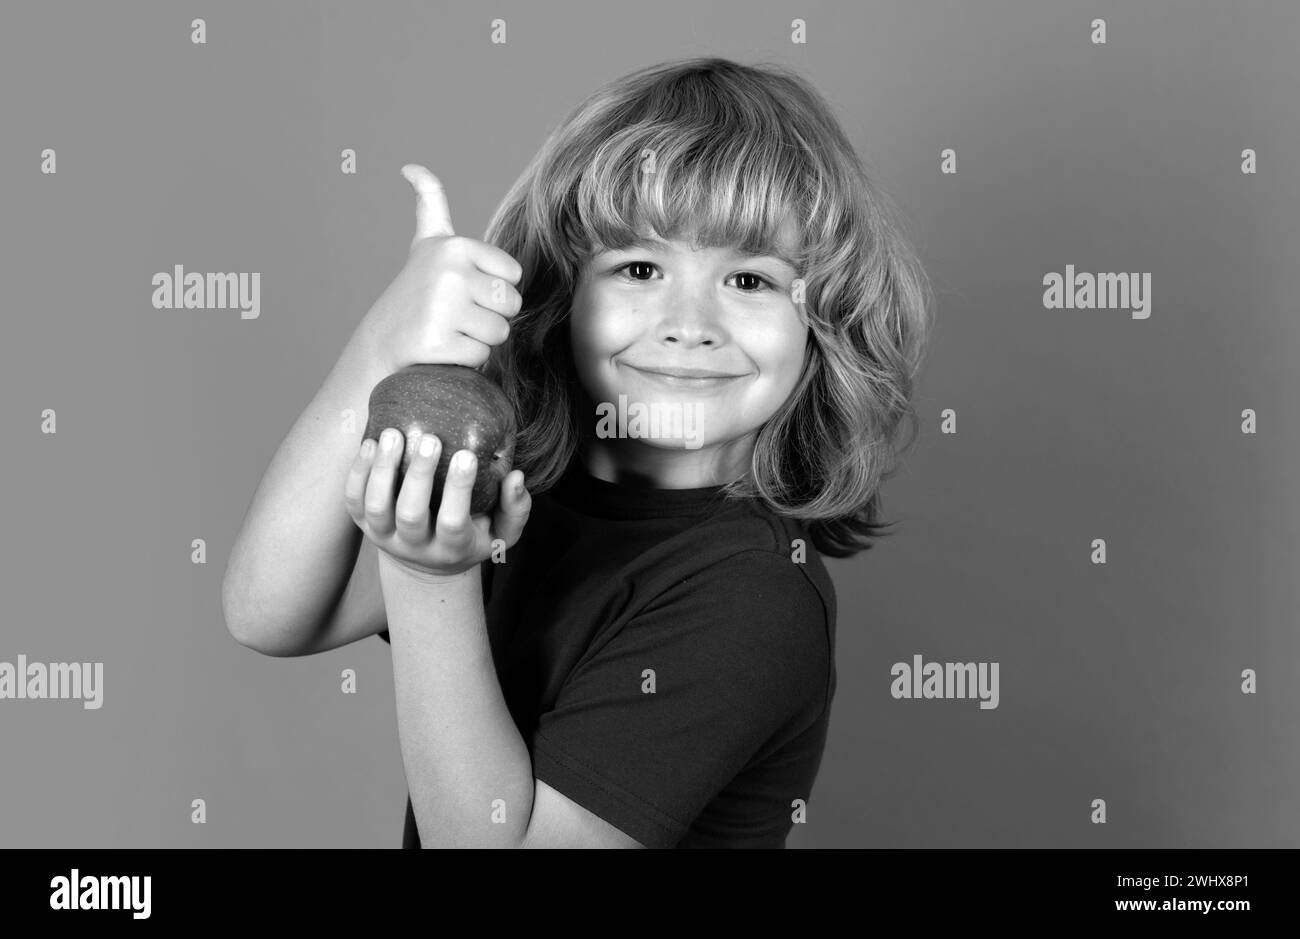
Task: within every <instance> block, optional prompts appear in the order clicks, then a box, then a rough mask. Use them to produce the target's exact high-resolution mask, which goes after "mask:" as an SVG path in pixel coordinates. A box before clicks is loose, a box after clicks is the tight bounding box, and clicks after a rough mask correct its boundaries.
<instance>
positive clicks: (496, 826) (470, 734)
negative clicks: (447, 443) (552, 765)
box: [378, 553, 641, 848]
mask: <svg viewBox="0 0 1300 939" xmlns="http://www.w3.org/2000/svg"><path fill="white" fill-rule="evenodd" d="M378 566H379V573H380V579H381V581H382V583H383V594H384V598H385V604H386V608H387V613H388V623H389V637H390V639H391V642H392V646H393V684H394V691H395V693H396V697H397V731H398V739H399V741H400V743H401V748H402V760H403V763H404V764H405V767H406V779H407V785H408V787H409V788H410V791H411V806H412V808H413V809H414V811H415V820H416V825H417V826H418V828H419V832H420V844H421V846H422V847H426V848H446V847H470V848H532V847H570V848H574V847H592V848H597V847H603V848H635V847H640V846H641V845H640V844H638V843H637V842H636V841H635V840H634V839H632V838H630V837H628V836H627V835H626V834H624V833H623V832H621V831H619V830H618V829H617V828H615V827H614V826H613V825H610V824H609V823H608V822H606V821H604V820H603V819H601V818H600V817H599V816H597V815H595V814H593V813H591V812H589V811H587V810H586V809H585V808H583V807H581V806H579V805H578V804H577V803H575V802H572V801H570V800H569V799H568V798H567V797H565V796H563V795H561V794H560V793H559V792H557V791H555V790H554V789H552V788H551V787H550V786H547V785H546V784H545V783H542V782H537V781H535V780H534V779H533V764H532V760H531V759H530V758H529V755H528V748H527V746H526V745H525V743H524V740H523V738H522V737H521V736H520V734H519V730H518V728H517V727H516V726H515V723H514V720H513V719H512V718H511V716H510V711H509V709H508V708H507V706H506V702H505V697H504V696H503V695H502V693H501V685H500V683H499V682H498V680H497V675H496V669H495V667H494V666H493V660H492V650H491V648H490V646H489V643H488V635H487V627H486V625H485V621H484V615H483V595H482V586H481V580H480V577H479V571H478V570H477V569H476V568H470V569H469V570H467V571H465V572H464V573H462V574H459V575H456V576H454V577H451V578H445V579H440V580H438V581H431V580H426V579H421V578H419V577H416V576H414V575H412V574H411V573H410V572H409V571H408V570H407V569H406V568H405V567H403V566H402V565H400V564H397V563H395V562H393V561H392V560H391V559H390V558H388V557H387V556H386V555H384V554H382V553H381V554H380V555H379V561H378Z"/></svg>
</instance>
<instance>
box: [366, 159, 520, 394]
mask: <svg viewBox="0 0 1300 939" xmlns="http://www.w3.org/2000/svg"><path fill="white" fill-rule="evenodd" d="M402 175H403V176H404V177H406V180H407V181H408V182H409V183H410V184H411V186H412V187H413V188H414V189H415V194H416V204H415V237H414V238H413V239H412V240H411V249H410V252H409V254H408V256H407V259H406V265H405V266H404V267H403V268H402V270H401V271H400V272H399V273H398V275H397V277H396V278H394V280H393V282H392V283H391V284H389V285H388V287H387V288H386V289H385V290H384V292H383V294H381V295H380V297H379V299H378V300H377V301H375V304H374V306H373V307H371V309H370V312H368V313H367V314H366V316H365V319H364V320H363V321H362V328H363V329H364V330H365V331H366V333H367V335H368V336H369V338H370V340H371V341H372V342H373V343H374V348H375V351H376V354H377V355H378V356H379V358H380V360H381V361H382V362H383V364H384V366H385V368H386V370H387V371H388V372H389V373H392V372H396V371H398V370H399V369H402V368H405V367H406V366H408V365H414V364H416V363H427V364H448V365H465V366H468V367H469V368H478V367H479V366H480V365H482V364H483V363H484V362H486V361H487V359H488V354H489V353H490V351H491V348H492V346H495V345H500V344H501V343H503V342H505V341H506V338H507V337H508V336H509V335H510V318H511V317H512V316H514V315H515V314H516V313H518V312H519V309H520V307H521V306H522V305H523V298H522V297H521V296H520V294H519V291H518V290H517V289H516V287H517V286H518V284H519V280H520V278H521V277H522V276H523V268H522V267H521V266H520V264H519V262H518V261H516V260H515V259H514V258H512V257H511V256H510V255H509V254H507V253H506V252H504V251H502V250H501V249H500V248H497V247H494V246H493V245H489V244H487V243H486V242H483V241H479V240H477V239H475V238H467V237H465V236H464V235H457V234H456V233H455V231H454V230H453V229H452V224H451V210H450V209H449V208H448V206H447V195H446V192H445V191H444V190H443V188H442V183H441V182H439V180H438V178H437V177H436V176H434V175H433V174H432V173H431V172H429V171H428V170H427V169H425V168H424V167H423V166H420V165H418V164H416V163H408V164H407V165H406V166H403V167H402Z"/></svg>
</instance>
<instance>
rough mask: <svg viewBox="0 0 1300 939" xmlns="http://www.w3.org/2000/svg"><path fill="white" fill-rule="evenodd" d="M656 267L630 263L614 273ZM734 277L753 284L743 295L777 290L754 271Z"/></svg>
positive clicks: (646, 262) (635, 278)
mask: <svg viewBox="0 0 1300 939" xmlns="http://www.w3.org/2000/svg"><path fill="white" fill-rule="evenodd" d="M655 266H656V265H654V264H651V263H650V262H649V261H628V262H627V263H626V264H622V265H619V266H618V267H616V268H614V271H613V273H615V274H621V273H623V272H624V271H627V270H629V269H631V268H637V269H641V268H651V269H653V268H654V267H655ZM734 276H735V277H736V279H737V280H740V278H742V277H743V278H749V279H748V280H747V281H745V283H748V284H751V285H752V286H750V287H741V291H742V292H743V293H762V292H763V291H764V290H775V289H776V285H775V284H773V283H772V282H771V281H770V280H768V279H767V278H766V277H761V276H759V275H758V274H755V273H753V272H752V271H741V272H740V273H738V274H736V275H734ZM631 279H632V280H640V281H645V280H649V279H650V277H649V276H646V277H640V276H636V275H633V276H632V277H631Z"/></svg>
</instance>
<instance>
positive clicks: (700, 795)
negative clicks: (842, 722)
mask: <svg viewBox="0 0 1300 939" xmlns="http://www.w3.org/2000/svg"><path fill="white" fill-rule="evenodd" d="M826 616H827V614H826V610H825V607H824V606H823V604H822V601H821V597H820V594H819V593H818V592H817V590H816V588H815V587H814V586H813V585H812V584H811V583H810V582H809V580H808V578H807V577H805V576H804V573H803V572H802V571H801V570H799V569H798V566H797V565H796V564H794V563H792V562H791V561H789V560H787V559H785V558H784V557H783V556H781V555H777V554H774V553H772V552H770V551H763V550H754V551H747V552H741V553H739V554H736V555H733V556H732V557H730V558H728V559H726V560H724V561H721V562H719V563H716V564H713V565H711V566H709V567H708V568H706V569H704V570H701V571H699V572H698V573H696V574H694V575H692V576H690V577H687V578H685V579H683V580H682V581H680V582H679V583H677V584H676V585H674V586H673V587H671V588H670V589H668V590H667V591H665V592H664V593H663V594H662V595H660V596H659V597H658V598H657V599H656V600H655V601H653V602H652V603H651V604H650V605H649V606H648V607H647V608H646V609H645V610H644V611H642V612H641V613H639V614H638V615H636V616H634V617H633V618H631V619H630V620H628V621H627V622H626V623H624V624H623V625H622V627H621V628H619V629H618V630H617V631H616V632H614V633H613V634H612V635H611V636H609V637H608V638H606V637H604V636H602V637H601V638H600V640H598V644H597V645H596V646H595V647H594V648H593V649H591V650H588V652H587V654H585V655H584V656H583V658H582V659H580V660H579V662H578V663H577V665H576V666H575V667H574V669H573V672H572V673H571V674H570V676H569V677H568V679H567V681H566V682H565V684H564V685H563V687H562V688H561V690H560V693H559V696H558V698H557V700H556V703H555V706H554V708H553V709H551V710H550V711H549V712H547V713H545V714H543V715H542V716H541V718H540V720H539V723H538V726H537V730H536V732H535V734H534V736H533V739H532V749H533V774H534V776H536V777H537V778H538V779H540V780H542V781H543V782H545V783H547V785H549V786H551V787H553V788H554V789H556V790H558V791H559V792H561V793H563V794H564V795H565V796H567V797H568V798H570V799H571V800H573V801H574V802H576V803H578V804H579V805H582V806H583V807H584V808H586V809H587V810H588V811H590V812H593V813H594V814H596V815H598V816H600V817H601V818H603V819H604V820H605V821H607V822H609V823H610V824H611V825H613V826H615V827H616V828H618V829H620V830H621V831H623V832H625V833H626V834H628V835H630V836H632V837H633V838H636V839H637V840H638V841H640V842H641V843H642V844H644V845H646V846H647V847H652V848H667V847H672V846H674V845H676V844H677V843H678V842H679V841H680V840H681V839H682V838H683V836H685V835H686V833H687V832H688V831H689V829H690V827H691V823H692V821H693V820H694V819H695V818H696V817H698V816H699V815H700V813H701V812H702V811H703V810H704V808H705V807H706V806H707V805H708V803H709V802H710V801H711V800H712V799H713V798H714V797H715V796H716V795H717V794H718V793H719V792H721V791H722V790H723V789H724V788H725V787H726V786H727V785H728V784H729V783H730V782H731V781H732V780H733V779H735V778H736V777H737V776H738V775H740V773H741V772H742V771H743V770H744V769H745V768H746V766H747V765H748V764H749V763H750V762H751V761H752V760H753V758H754V757H755V756H756V755H757V754H759V752H760V751H762V750H763V749H764V748H765V745H767V744H768V743H769V742H770V741H772V740H773V738H774V737H777V736H779V735H782V734H786V735H789V736H793V735H794V734H796V733H798V732H799V731H802V730H803V729H805V728H806V727H807V726H809V725H810V724H811V723H813V722H814V721H815V720H816V719H817V718H818V717H820V716H821V714H822V712H823V711H824V709H825V707H826V704H827V700H826V696H827V693H828V681H829V676H830V672H831V663H830V657H831V652H830V643H829V637H828V635H827V624H826Z"/></svg>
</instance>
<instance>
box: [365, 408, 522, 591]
mask: <svg viewBox="0 0 1300 939" xmlns="http://www.w3.org/2000/svg"><path fill="white" fill-rule="evenodd" d="M384 435H392V436H391V439H392V440H393V441H394V443H393V446H392V447H391V448H389V449H384V448H383V447H376V446H375V445H374V441H371V440H367V441H363V443H362V446H361V451H360V452H359V453H358V454H357V458H356V460H355V461H354V462H353V464H352V470H351V472H350V473H349V474H348V481H347V485H346V486H345V487H344V502H345V503H346V504H347V508H348V514H349V515H351V516H352V520H353V521H354V522H356V523H357V526H358V527H359V528H360V529H361V530H362V531H363V532H365V534H366V537H368V538H369V539H370V540H371V541H373V542H374V543H375V546H376V547H377V548H378V549H379V551H380V555H381V557H380V559H381V561H382V560H383V555H385V554H386V555H388V556H389V557H390V558H391V559H392V560H393V561H395V562H396V563H397V564H398V565H400V566H401V567H404V568H406V569H407V571H409V572H410V573H412V574H414V575H415V576H417V577H420V578H423V579H426V580H435V581H436V580H441V579H446V578H449V577H452V576H455V575H456V574H460V573H462V572H463V571H466V570H468V569H469V568H471V567H475V566H477V565H478V564H480V563H481V562H483V561H485V560H486V559H487V558H489V557H491V555H492V541H493V539H494V538H500V539H502V540H503V541H504V542H505V546H506V548H510V547H511V546H513V545H514V544H515V542H517V541H518V540H519V536H520V535H521V534H523V530H524V525H525V524H526V523H527V522H528V512H529V509H530V508H531V505H532V500H531V497H530V496H529V495H528V492H527V490H525V489H524V474H523V473H522V472H521V471H519V470H513V471H511V472H509V473H507V474H506V476H505V478H504V479H502V480H501V496H500V499H499V501H498V502H497V507H496V510H495V511H494V513H493V516H492V519H491V520H489V519H488V517H487V516H486V515H478V516H473V517H471V516H470V514H469V506H470V497H471V494H472V490H473V488H474V476H475V472H476V469H477V467H476V466H475V465H474V463H475V461H474V454H473V453H472V452H471V451H469V450H460V451H458V453H457V454H456V456H460V457H464V456H468V457H469V458H470V464H469V468H468V469H457V464H456V460H455V459H453V460H452V461H451V467H450V469H448V471H447V482H446V484H445V485H444V486H443V492H442V504H441V505H440V506H439V508H438V515H437V519H436V521H434V522H433V524H432V525H431V523H430V518H429V503H430V500H431V499H432V496H433V474H434V470H435V468H436V467H437V465H438V456H439V454H440V453H441V451H442V443H441V441H439V440H438V438H437V437H435V436H434V435H433V434H425V435H424V436H423V437H421V438H420V443H421V447H420V449H419V450H417V451H416V453H415V455H414V456H413V457H412V458H411V463H410V466H409V467H407V470H406V475H405V477H404V478H403V480H402V485H401V492H399V493H398V495H397V499H396V502H394V499H393V480H394V478H395V477H396V475H397V466H398V463H399V461H400V460H401V458H402V453H403V451H404V450H405V447H406V441H405V440H403V439H402V434H401V431H399V430H397V429H396V428H392V427H390V428H387V429H386V430H385V431H384ZM381 439H382V438H381ZM426 441H427V442H430V443H432V452H429V453H425V452H423V451H424V450H425V449H427V448H426V447H425V446H424V444H425V442H426ZM367 444H369V446H367ZM376 454H377V456H376ZM516 485H517V486H518V494H516V489H515V487H516ZM394 509H396V511H394Z"/></svg>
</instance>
